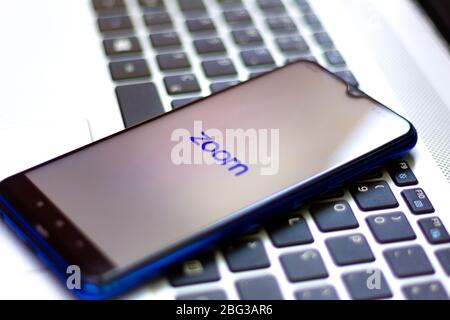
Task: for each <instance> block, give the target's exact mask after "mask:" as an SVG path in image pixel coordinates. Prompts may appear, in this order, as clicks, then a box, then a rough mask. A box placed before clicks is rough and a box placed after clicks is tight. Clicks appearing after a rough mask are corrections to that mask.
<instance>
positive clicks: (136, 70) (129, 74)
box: [109, 59, 150, 80]
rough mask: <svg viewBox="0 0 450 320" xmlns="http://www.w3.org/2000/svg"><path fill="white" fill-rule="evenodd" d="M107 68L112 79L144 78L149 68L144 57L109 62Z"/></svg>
mask: <svg viewBox="0 0 450 320" xmlns="http://www.w3.org/2000/svg"><path fill="white" fill-rule="evenodd" d="M109 70H110V71H111V76H112V78H113V79H114V80H126V79H136V78H146V77H149V76H150V70H149V68H148V65H147V62H146V61H145V60H144V59H137V60H126V61H117V62H111V63H110V64H109Z"/></svg>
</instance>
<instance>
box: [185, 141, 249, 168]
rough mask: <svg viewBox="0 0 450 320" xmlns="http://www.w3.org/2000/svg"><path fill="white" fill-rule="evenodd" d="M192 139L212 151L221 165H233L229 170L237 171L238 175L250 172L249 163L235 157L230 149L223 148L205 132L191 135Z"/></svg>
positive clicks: (196, 143) (204, 148)
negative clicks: (196, 135) (199, 134)
mask: <svg viewBox="0 0 450 320" xmlns="http://www.w3.org/2000/svg"><path fill="white" fill-rule="evenodd" d="M191 141H192V142H193V143H194V144H195V145H197V146H199V147H201V148H202V150H203V151H204V152H208V153H210V154H211V156H212V157H213V158H214V159H215V160H216V161H218V162H219V163H220V164H221V165H223V166H226V165H230V166H231V167H230V168H229V169H228V171H236V173H235V176H236V177H238V176H240V175H243V174H244V173H246V172H248V170H249V169H248V166H247V165H245V164H242V163H241V161H239V160H238V159H237V158H236V157H233V156H232V155H231V153H229V152H228V151H226V150H223V149H221V147H220V145H219V144H218V143H217V142H215V141H214V139H213V138H211V137H210V136H208V135H207V134H206V133H205V132H202V136H201V137H191Z"/></svg>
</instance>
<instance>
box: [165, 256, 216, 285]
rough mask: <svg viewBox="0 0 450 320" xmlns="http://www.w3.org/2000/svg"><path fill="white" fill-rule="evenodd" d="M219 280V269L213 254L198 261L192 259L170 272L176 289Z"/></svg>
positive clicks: (199, 258) (170, 278) (171, 281)
mask: <svg viewBox="0 0 450 320" xmlns="http://www.w3.org/2000/svg"><path fill="white" fill-rule="evenodd" d="M219 280H220V274H219V269H218V268H217V263H216V261H215V258H214V256H213V255H212V254H204V255H203V256H201V257H198V258H197V259H191V260H189V261H186V262H184V263H182V264H180V265H178V266H175V267H174V268H172V269H171V270H170V271H169V281H170V283H171V284H172V285H173V286H174V287H180V286H188V285H193V284H199V283H206V282H214V281H219Z"/></svg>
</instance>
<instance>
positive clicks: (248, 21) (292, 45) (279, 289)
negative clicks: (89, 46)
mask: <svg viewBox="0 0 450 320" xmlns="http://www.w3.org/2000/svg"><path fill="white" fill-rule="evenodd" d="M92 3H93V8H94V10H95V12H96V15H97V23H98V29H99V31H100V32H101V34H102V37H103V47H104V51H105V54H106V56H107V57H108V58H109V70H110V73H111V78H112V80H113V81H114V83H115V84H116V95H117V99H118V105H119V107H120V111H121V114H122V117H123V121H124V124H125V127H130V126H133V125H135V124H138V123H140V122H143V121H145V120H147V119H149V118H152V117H154V116H157V115H160V114H163V113H164V112H167V111H169V110H171V109H174V108H178V107H181V106H183V105H186V104H188V103H191V102H193V101H195V100H196V99H198V98H200V97H203V96H207V95H209V94H212V93H216V92H219V91H221V90H224V89H226V88H228V87H230V86H233V85H236V84H238V83H239V82H242V81H245V80H247V79H249V78H251V77H254V76H257V75H260V74H263V73H265V72H268V71H270V70H272V69H273V68H275V67H277V66H282V65H284V64H286V63H288V62H291V61H295V60H297V59H309V60H314V61H317V62H319V63H320V64H322V65H324V66H325V67H326V68H328V69H329V70H331V71H333V72H335V73H336V74H337V75H339V76H340V77H341V78H343V79H344V80H345V81H347V82H348V83H350V84H352V85H353V86H358V81H357V79H356V78H355V77H354V75H353V74H352V73H351V71H349V70H348V69H347V66H346V61H345V58H344V57H343V56H342V55H341V53H340V52H339V50H338V48H336V46H335V43H334V41H333V39H332V38H331V36H330V35H329V34H328V33H327V31H326V30H325V29H324V26H323V24H322V22H321V21H320V18H319V17H318V16H317V15H316V14H315V13H314V11H313V8H312V6H311V4H310V3H309V2H308V0H283V1H282V0H242V1H241V0H189V1H188V0H174V1H162V0H92ZM420 187H421V186H420V183H419V180H418V179H417V177H416V176H415V174H414V172H413V170H412V169H411V167H410V166H409V164H408V163H407V161H405V160H404V159H399V160H397V161H393V162H391V163H390V164H388V165H387V166H386V168H382V169H380V170H376V171H374V172H372V173H370V174H368V175H366V176H364V177H361V178H360V179H358V180H357V181H355V182H354V183H353V184H350V185H349V186H347V187H346V188H342V189H339V190H335V191H333V192H330V193H329V194H327V195H325V196H323V197H321V198H320V199H318V200H317V201H315V202H313V203H311V204H309V205H308V206H305V207H304V208H302V209H300V210H298V211H296V212H292V213H290V214H289V215H288V216H287V217H285V218H283V219H282V220H280V221H277V222H271V223H270V224H269V225H266V226H263V227H261V228H259V229H257V230H254V231H252V232H249V233H248V234H246V235H245V236H243V237H241V238H240V239H237V240H234V241H232V242H230V243H229V244H228V245H224V246H221V247H220V248H217V249H215V250H213V251H211V252H207V253H204V254H202V255H201V256H199V257H198V258H196V259H192V260H190V261H186V262H185V263H182V264H180V265H178V266H175V267H173V268H172V269H171V270H170V271H169V272H168V275H167V279H168V284H169V285H170V286H171V287H172V288H174V289H173V290H174V297H176V298H178V299H227V298H231V299H234V298H240V299H299V300H311V299H313V300H330V299H342V298H352V299H386V298H392V297H394V295H395V297H398V298H401V297H402V298H405V299H430V298H431V299H448V294H447V292H446V290H445V287H444V286H443V284H442V283H441V282H440V281H438V280H436V275H437V274H446V275H447V276H450V247H445V245H446V244H449V243H450V236H449V234H448V232H447V230H446V228H445V226H444V225H443V223H442V221H441V220H440V219H439V217H438V214H436V213H435V209H434V207H433V205H432V199H429V198H428V196H427V194H426V191H425V190H423V189H422V188H420ZM418 239H423V240H424V241H420V244H418V242H419V241H418ZM224 277H226V278H227V283H228V284H227V285H224V282H223V281H221V280H222V279H223V278H224ZM229 279H231V280H229ZM371 279H376V281H375V282H374V285H376V287H375V288H373V287H371V285H370V283H371V282H370V281H371ZM440 279H442V277H440ZM230 281H231V282H232V286H229V282H230ZM342 292H345V293H344V294H342Z"/></svg>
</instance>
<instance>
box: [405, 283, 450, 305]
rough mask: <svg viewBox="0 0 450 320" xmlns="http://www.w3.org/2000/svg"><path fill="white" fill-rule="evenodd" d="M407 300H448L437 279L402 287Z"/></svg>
mask: <svg viewBox="0 0 450 320" xmlns="http://www.w3.org/2000/svg"><path fill="white" fill-rule="evenodd" d="M402 291H403V294H404V295H405V297H406V299H408V300H448V299H449V298H448V295H447V292H446V291H445V289H444V287H443V286H442V283H440V282H438V281H433V282H428V283H421V284H416V285H412V286H407V287H404V288H403V289H402Z"/></svg>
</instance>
